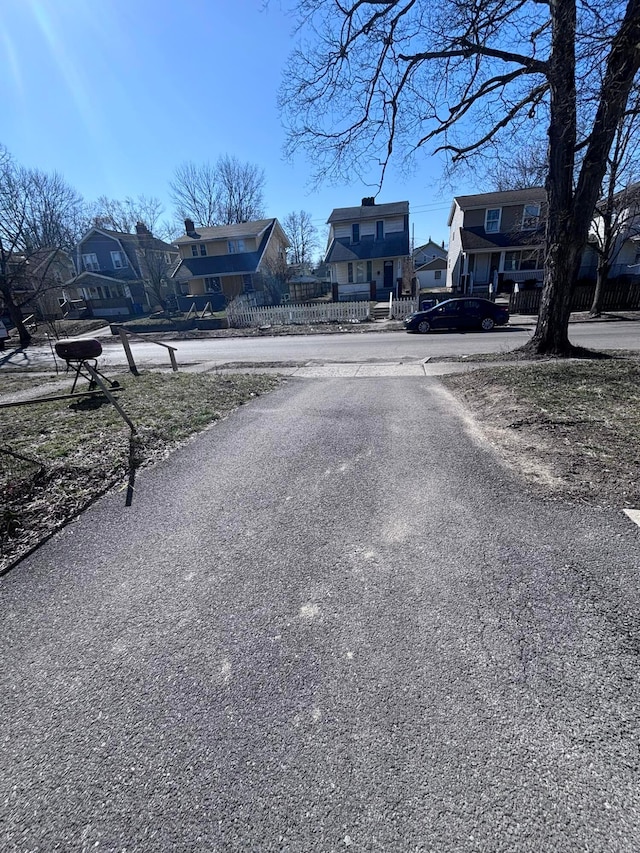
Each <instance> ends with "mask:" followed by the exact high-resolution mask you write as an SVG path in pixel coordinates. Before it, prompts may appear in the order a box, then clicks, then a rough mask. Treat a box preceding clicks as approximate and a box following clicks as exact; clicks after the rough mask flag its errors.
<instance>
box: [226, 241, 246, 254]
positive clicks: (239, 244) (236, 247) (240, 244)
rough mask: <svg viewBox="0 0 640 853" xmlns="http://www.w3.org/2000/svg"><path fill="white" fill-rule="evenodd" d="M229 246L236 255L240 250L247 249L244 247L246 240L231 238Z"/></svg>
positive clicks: (231, 252) (230, 252) (230, 251)
mask: <svg viewBox="0 0 640 853" xmlns="http://www.w3.org/2000/svg"><path fill="white" fill-rule="evenodd" d="M227 248H228V249H229V254H230V255H236V254H238V252H244V251H246V249H245V247H244V240H229V241H228V243H227Z"/></svg>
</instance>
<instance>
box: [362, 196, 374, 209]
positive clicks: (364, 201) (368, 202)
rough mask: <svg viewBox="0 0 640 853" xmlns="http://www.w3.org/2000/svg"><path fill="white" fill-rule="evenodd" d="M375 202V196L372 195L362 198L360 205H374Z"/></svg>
mask: <svg viewBox="0 0 640 853" xmlns="http://www.w3.org/2000/svg"><path fill="white" fill-rule="evenodd" d="M375 204H376V200H375V197H374V196H372V195H370V196H368V197H367V198H363V199H362V206H363V207H375Z"/></svg>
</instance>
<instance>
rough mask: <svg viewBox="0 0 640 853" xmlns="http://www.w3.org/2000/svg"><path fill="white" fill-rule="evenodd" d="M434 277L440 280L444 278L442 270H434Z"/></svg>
mask: <svg viewBox="0 0 640 853" xmlns="http://www.w3.org/2000/svg"><path fill="white" fill-rule="evenodd" d="M433 277H434V279H435V280H436V281H440V279H441V278H442V270H434V271H433Z"/></svg>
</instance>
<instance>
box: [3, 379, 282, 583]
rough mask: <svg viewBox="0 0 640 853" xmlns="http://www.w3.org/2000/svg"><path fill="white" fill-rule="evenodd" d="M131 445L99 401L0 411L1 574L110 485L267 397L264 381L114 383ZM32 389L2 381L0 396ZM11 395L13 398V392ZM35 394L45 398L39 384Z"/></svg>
mask: <svg viewBox="0 0 640 853" xmlns="http://www.w3.org/2000/svg"><path fill="white" fill-rule="evenodd" d="M110 378H112V379H117V380H118V382H119V383H120V384H121V386H122V390H121V391H120V392H119V393H118V394H117V399H118V401H119V403H120V405H121V406H122V408H123V409H124V411H125V412H126V414H127V415H128V416H129V418H130V419H131V420H132V421H133V423H134V425H135V427H136V435H135V437H134V439H133V440H131V434H130V430H129V427H128V426H127V425H126V424H125V423H124V421H123V420H122V419H121V418H120V416H119V415H118V413H117V411H116V410H115V408H114V407H113V406H112V405H111V404H110V403H108V402H106V401H105V400H104V399H99V400H96V399H91V398H83V399H81V400H78V401H69V400H60V401H57V402H52V403H38V404H34V405H28V406H19V407H15V408H6V409H0V493H1V494H2V496H3V500H2V502H1V503H0V572H1V571H2V570H3V569H5V568H6V567H7V566H10V565H11V564H12V563H13V562H15V560H16V559H18V558H19V557H20V556H21V555H24V554H25V553H28V551H29V550H30V549H32V548H33V547H34V546H35V545H37V544H38V543H39V542H41V541H43V539H45V538H46V537H47V536H48V535H50V534H51V533H52V532H53V531H55V530H57V529H59V528H60V527H61V526H62V525H63V524H64V523H66V522H67V521H68V520H69V519H70V518H72V517H74V516H75V515H77V514H78V512H80V511H81V510H82V509H83V508H85V507H86V506H88V505H89V504H90V503H91V502H92V501H93V500H94V499H95V498H96V497H98V496H99V495H101V494H103V493H104V492H105V491H107V490H108V489H110V488H112V487H113V486H115V485H118V484H122V485H123V486H124V485H126V484H127V481H128V478H129V475H130V473H131V469H132V468H134V469H135V468H138V467H140V466H142V465H148V464H150V463H151V462H154V461H157V460H158V459H161V458H163V457H164V456H166V455H167V454H168V453H169V452H170V451H171V450H172V449H174V448H175V447H177V446H178V445H179V444H180V443H181V442H182V441H184V440H185V439H186V438H188V436H190V435H192V434H194V433H196V432H199V431H201V430H203V429H205V428H206V427H208V426H209V425H210V424H212V423H213V422H215V421H216V420H218V419H220V418H222V417H224V416H225V415H228V414H229V413H230V412H232V411H233V410H234V409H236V408H237V407H238V406H240V405H242V404H243V403H245V402H247V401H248V400H251V399H252V398H254V397H256V396H258V395H260V394H263V393H266V392H268V391H270V390H272V389H273V388H274V387H276V385H277V384H278V382H279V379H278V378H277V377H272V376H264V375H252V376H244V375H240V374H237V375H227V376H218V375H212V374H188V373H167V374H161V373H148V374H144V375H142V376H140V377H138V378H134V377H133V376H132V375H131V374H124V375H121V376H117V377H110ZM25 382H30V383H31V384H33V379H25V378H24V377H23V379H22V380H19V379H18V377H13V376H9V377H5V376H2V377H0V392H2V393H9V392H10V391H15V390H18V388H23V387H25ZM16 386H18V388H17V387H16ZM42 390H43V393H45V394H46V393H48V390H47V385H46V383H45V384H44V386H43V388H42Z"/></svg>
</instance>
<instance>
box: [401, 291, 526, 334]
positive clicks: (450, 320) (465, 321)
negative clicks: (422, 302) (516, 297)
mask: <svg viewBox="0 0 640 853" xmlns="http://www.w3.org/2000/svg"><path fill="white" fill-rule="evenodd" d="M508 322H509V309H508V308H507V307H506V306H503V305H496V304H495V303H494V302H491V301H490V300H489V299H473V298H471V297H470V298H464V299H447V300H446V301H445V302H440V303H439V304H438V305H435V306H434V307H433V308H428V309H427V310H426V311H415V312H414V313H413V314H409V316H408V317H405V321H404V327H405V329H406V330H407V332H422V334H426V333H427V332H430V331H432V330H433V329H481V330H482V331H483V332H490V331H491V329H493V327H494V326H504V325H506V324H507V323H508Z"/></svg>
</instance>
